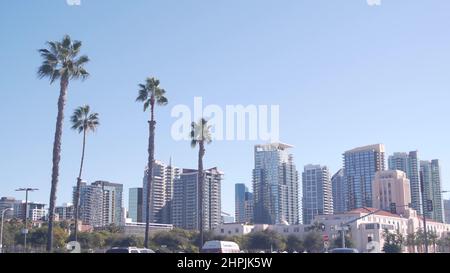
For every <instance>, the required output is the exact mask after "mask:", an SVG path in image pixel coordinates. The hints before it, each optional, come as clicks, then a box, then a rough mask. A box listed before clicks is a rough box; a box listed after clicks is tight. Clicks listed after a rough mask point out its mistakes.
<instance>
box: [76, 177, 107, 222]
mask: <svg viewBox="0 0 450 273" xmlns="http://www.w3.org/2000/svg"><path fill="white" fill-rule="evenodd" d="M75 191H76V187H73V203H75ZM102 208H103V190H102V187H101V186H99V185H87V183H86V182H82V183H81V187H80V203H79V219H80V220H81V221H82V223H83V224H84V225H90V226H93V227H102V226H103V210H102Z"/></svg>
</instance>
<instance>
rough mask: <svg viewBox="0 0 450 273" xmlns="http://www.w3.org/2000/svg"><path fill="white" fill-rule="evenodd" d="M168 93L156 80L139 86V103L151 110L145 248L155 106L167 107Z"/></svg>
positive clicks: (145, 242) (153, 151) (147, 240)
mask: <svg viewBox="0 0 450 273" xmlns="http://www.w3.org/2000/svg"><path fill="white" fill-rule="evenodd" d="M165 93H166V91H165V90H164V89H162V88H161V87H160V86H159V80H157V79H155V78H147V79H146V82H145V84H139V95H138V97H137V98H136V101H137V102H143V103H144V112H145V111H147V109H148V108H150V121H149V122H148V123H149V138H148V162H147V192H146V193H147V200H146V202H147V204H146V207H145V212H146V219H145V240H144V246H145V247H146V248H148V245H149V229H150V200H151V198H150V194H151V187H152V180H153V163H154V161H155V127H156V121H155V105H156V104H158V105H167V103H168V100H167V98H166V97H165V96H164V94H165Z"/></svg>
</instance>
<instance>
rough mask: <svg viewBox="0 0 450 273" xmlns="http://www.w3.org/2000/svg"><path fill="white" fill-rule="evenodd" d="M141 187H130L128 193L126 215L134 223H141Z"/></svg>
mask: <svg viewBox="0 0 450 273" xmlns="http://www.w3.org/2000/svg"><path fill="white" fill-rule="evenodd" d="M143 203H144V202H143V193H142V188H130V190H129V195H128V217H129V218H131V220H132V221H133V222H135V223H143V222H144V220H143V219H142V205H143Z"/></svg>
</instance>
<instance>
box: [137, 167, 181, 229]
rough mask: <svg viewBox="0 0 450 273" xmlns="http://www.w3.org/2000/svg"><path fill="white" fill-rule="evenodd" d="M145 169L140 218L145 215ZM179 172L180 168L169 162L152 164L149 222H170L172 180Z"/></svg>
mask: <svg viewBox="0 0 450 273" xmlns="http://www.w3.org/2000/svg"><path fill="white" fill-rule="evenodd" d="M147 173H148V171H147V169H146V170H145V174H144V180H143V205H142V219H143V221H144V222H145V221H146V219H147V218H146V217H147V211H146V206H147V182H148V181H147ZM179 174H180V169H179V168H176V167H173V166H172V164H171V163H169V165H166V164H165V163H163V162H161V161H155V163H154V164H153V180H152V188H151V198H150V222H151V223H158V224H170V223H171V218H172V216H171V211H172V209H171V202H172V199H173V182H174V180H175V178H176V177H178V176H179Z"/></svg>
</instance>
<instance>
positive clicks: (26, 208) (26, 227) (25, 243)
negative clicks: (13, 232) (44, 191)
mask: <svg viewBox="0 0 450 273" xmlns="http://www.w3.org/2000/svg"><path fill="white" fill-rule="evenodd" d="M37 190H39V189H33V188H20V189H17V190H16V191H24V192H25V214H24V222H25V228H24V229H23V230H22V233H23V235H24V237H23V238H24V239H23V247H24V249H25V252H27V234H28V192H30V191H31V192H33V191H37Z"/></svg>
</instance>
